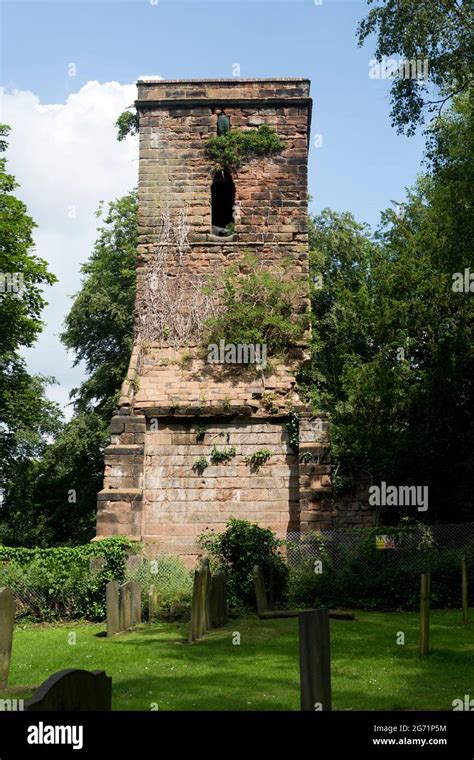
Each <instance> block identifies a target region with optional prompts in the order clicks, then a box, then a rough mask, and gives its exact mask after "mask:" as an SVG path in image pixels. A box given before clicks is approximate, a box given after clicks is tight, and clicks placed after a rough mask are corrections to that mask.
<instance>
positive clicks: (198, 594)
mask: <svg viewBox="0 0 474 760" xmlns="http://www.w3.org/2000/svg"><path fill="white" fill-rule="evenodd" d="M205 575H206V571H205V570H204V569H203V568H202V565H199V567H197V568H196V570H195V571H194V583H193V598H192V602H191V622H190V624H189V643H190V644H191V643H192V642H193V641H196V639H199V638H201V636H202V634H203V630H204V622H203V614H204V606H205V605H204V603H203V595H204V594H203V591H204V576H205Z"/></svg>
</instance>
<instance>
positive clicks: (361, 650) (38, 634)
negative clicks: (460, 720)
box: [0, 610, 474, 710]
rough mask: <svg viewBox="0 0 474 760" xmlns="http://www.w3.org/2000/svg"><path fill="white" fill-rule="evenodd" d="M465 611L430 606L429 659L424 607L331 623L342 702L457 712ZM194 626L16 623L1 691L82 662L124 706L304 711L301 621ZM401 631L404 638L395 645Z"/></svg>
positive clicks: (471, 642) (471, 668)
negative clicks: (190, 638) (112, 632)
mask: <svg viewBox="0 0 474 760" xmlns="http://www.w3.org/2000/svg"><path fill="white" fill-rule="evenodd" d="M460 617H461V616H460V613H459V612H458V611H452V610H435V611H433V612H432V613H431V644H432V650H433V651H432V653H431V654H430V655H429V657H427V658H425V659H424V660H423V661H420V660H419V658H418V652H417V645H418V616H417V614H416V613H404V614H399V613H388V614H387V613H385V614H382V613H371V612H360V613H357V619H356V620H355V621H352V622H350V621H336V620H333V621H331V648H332V676H333V708H334V709H335V710H396V709H409V708H411V709H433V710H436V709H439V710H450V709H452V701H453V699H456V698H463V697H464V695H465V694H469V693H470V694H471V695H472V694H473V690H474V656H473V655H474V622H473V623H471V624H469V625H468V626H463V625H461V621H460ZM187 631H188V626H187V625H183V624H168V623H161V624H157V625H153V626H147V625H143V626H141V627H140V628H138V629H137V630H136V631H135V632H133V633H125V634H120V635H118V636H116V637H114V638H112V639H107V638H104V637H103V632H104V626H103V625H90V624H81V623H77V624H68V625H55V626H52V625H51V626H38V625H27V626H17V628H16V629H15V638H14V642H13V653H12V668H11V672H10V681H9V688H8V690H6V691H4V692H0V697H2V698H5V696H7V695H8V696H16V697H21V696H26V695H27V694H29V693H30V692H31V688H32V687H35V686H38V685H39V684H40V683H41V682H42V681H43V680H45V679H46V678H47V677H48V676H49V675H51V674H52V673H55V672H56V671H58V670H62V669H63V668H70V667H76V668H85V669H88V670H96V669H104V670H105V671H106V672H107V674H108V675H111V676H112V678H113V708H114V709H115V710H150V709H152V707H151V705H152V704H153V703H155V704H156V705H157V706H158V709H160V710H298V709H299V673H298V637H297V620H296V619H289V620H267V621H260V620H257V619H256V618H255V619H254V618H246V619H243V620H234V621H231V622H230V623H229V625H228V626H227V627H225V628H221V629H219V630H217V631H212V632H210V633H209V634H207V635H206V637H205V638H204V639H202V640H201V641H200V642H198V643H195V644H193V645H192V646H190V645H189V644H187V643H185V640H186V637H187ZM234 632H238V633H240V645H234V644H233V638H234V639H235V638H236V637H235V636H233V634H234ZM399 632H403V633H404V634H405V642H406V643H405V645H404V646H401V645H397V643H396V640H397V634H398V633H399ZM71 633H75V634H76V643H75V644H72V643H68V642H69V641H71V640H73V638H74V637H71V635H70V634H71ZM25 687H26V688H25ZM155 709H156V708H155Z"/></svg>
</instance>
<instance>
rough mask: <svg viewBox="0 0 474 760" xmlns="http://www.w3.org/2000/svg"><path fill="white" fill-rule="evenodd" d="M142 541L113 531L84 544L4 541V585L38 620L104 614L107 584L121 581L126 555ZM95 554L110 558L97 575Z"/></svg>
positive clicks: (0, 564) (0, 578)
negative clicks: (30, 545)
mask: <svg viewBox="0 0 474 760" xmlns="http://www.w3.org/2000/svg"><path fill="white" fill-rule="evenodd" d="M138 550H139V546H138V545H137V543H136V542H134V541H130V540H129V539H127V538H125V537H123V536H114V537H111V538H106V539H103V540H101V541H95V542H91V543H89V544H85V545H84V546H74V547H54V548H51V549H25V548H16V547H9V546H0V586H9V587H10V588H11V589H12V591H13V593H14V594H15V597H16V600H17V615H18V616H19V617H23V618H26V619H30V620H35V621H48V622H51V621H54V620H73V619H77V618H85V619H87V620H103V619H104V617H105V586H106V584H107V583H108V581H110V580H117V581H118V582H119V583H122V582H123V580H124V577H125V571H124V568H125V559H126V558H127V556H129V555H130V554H133V553H136V552H138ZM91 557H103V558H104V559H105V564H104V566H103V568H102V569H101V570H100V572H98V573H97V574H95V575H92V574H91V573H90V570H89V560H90V558H91Z"/></svg>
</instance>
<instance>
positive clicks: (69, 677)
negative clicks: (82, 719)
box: [25, 669, 112, 712]
mask: <svg viewBox="0 0 474 760" xmlns="http://www.w3.org/2000/svg"><path fill="white" fill-rule="evenodd" d="M111 709H112V679H111V678H110V676H108V675H106V673H105V671H104V670H94V671H92V672H90V671H88V670H75V669H70V670H61V671H60V672H59V673H55V674H54V675H53V676H50V678H48V679H47V680H46V681H45V682H44V683H42V684H41V686H39V687H38V688H37V689H36V691H35V693H34V694H33V696H32V697H31V699H28V700H27V701H26V702H25V710H27V711H31V712H33V711H37V710H68V711H69V710H81V711H83V710H101V711H102V710H111Z"/></svg>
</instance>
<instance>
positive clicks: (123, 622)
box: [119, 581, 133, 631]
mask: <svg viewBox="0 0 474 760" xmlns="http://www.w3.org/2000/svg"><path fill="white" fill-rule="evenodd" d="M119 620H120V630H121V631H127V630H128V629H129V628H131V627H132V620H133V618H132V588H131V581H129V582H128V583H124V584H122V586H120V589H119Z"/></svg>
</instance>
